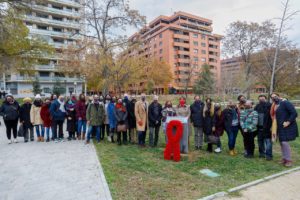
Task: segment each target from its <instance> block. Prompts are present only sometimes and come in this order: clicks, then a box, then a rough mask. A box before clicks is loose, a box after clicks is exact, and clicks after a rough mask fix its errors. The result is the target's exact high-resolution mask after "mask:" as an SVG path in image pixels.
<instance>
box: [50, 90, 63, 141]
mask: <svg viewBox="0 0 300 200" xmlns="http://www.w3.org/2000/svg"><path fill="white" fill-rule="evenodd" d="M64 102H65V97H64V96H62V95H60V96H59V97H58V99H56V100H54V101H53V102H52V103H51V106H50V113H51V116H52V121H53V127H52V131H53V138H54V141H55V142H58V141H61V142H63V141H64V140H63V139H64V132H63V124H64V120H65V117H66V109H65V103H64ZM57 127H58V135H57Z"/></svg>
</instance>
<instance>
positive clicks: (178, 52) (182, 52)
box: [175, 50, 190, 55]
mask: <svg viewBox="0 0 300 200" xmlns="http://www.w3.org/2000/svg"><path fill="white" fill-rule="evenodd" d="M175 54H179V55H190V52H189V51H180V50H175Z"/></svg>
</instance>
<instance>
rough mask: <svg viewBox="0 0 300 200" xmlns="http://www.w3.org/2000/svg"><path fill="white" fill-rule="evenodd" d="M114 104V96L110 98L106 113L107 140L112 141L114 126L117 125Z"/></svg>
mask: <svg viewBox="0 0 300 200" xmlns="http://www.w3.org/2000/svg"><path fill="white" fill-rule="evenodd" d="M115 104H116V97H112V98H111V102H110V103H109V104H108V107H107V115H108V120H109V132H110V133H109V135H110V137H108V141H109V142H112V143H114V142H115V140H114V133H115V131H116V126H117V120H116V117H115Z"/></svg>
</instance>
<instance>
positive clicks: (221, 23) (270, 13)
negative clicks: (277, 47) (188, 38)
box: [129, 0, 300, 47]
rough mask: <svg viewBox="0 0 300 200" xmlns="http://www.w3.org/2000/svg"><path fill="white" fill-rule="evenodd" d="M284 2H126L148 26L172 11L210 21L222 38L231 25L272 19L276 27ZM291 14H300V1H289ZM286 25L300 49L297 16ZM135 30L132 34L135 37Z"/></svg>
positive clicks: (130, 0)
mask: <svg viewBox="0 0 300 200" xmlns="http://www.w3.org/2000/svg"><path fill="white" fill-rule="evenodd" d="M282 1H285V0H129V3H130V6H131V8H133V9H137V10H139V11H140V13H141V14H142V15H145V16H146V17H147V23H148V22H150V21H152V20H153V19H155V18H156V17H157V16H159V15H167V16H169V15H171V14H172V13H174V12H175V11H184V12H188V13H191V14H194V15H198V16H200V17H204V18H208V19H211V20H213V29H214V33H217V34H221V35H224V34H225V30H226V28H227V27H228V25H229V24H230V23H231V22H234V21H237V20H241V21H249V22H250V21H252V22H259V23H260V22H262V21H265V20H267V19H273V22H274V23H276V24H278V23H279V20H276V19H275V18H278V17H281V15H282V10H281V8H282V5H281V2H282ZM290 5H291V10H293V11H296V10H300V0H290ZM289 25H292V26H293V29H291V30H289V31H288V32H287V35H288V37H289V39H290V40H292V41H294V43H297V46H298V47H300V13H298V15H296V16H295V17H294V18H293V20H292V21H290V22H289ZM135 31H136V30H131V31H130V34H131V33H134V32H135Z"/></svg>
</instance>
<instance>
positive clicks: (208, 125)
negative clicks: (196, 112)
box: [203, 98, 215, 153]
mask: <svg viewBox="0 0 300 200" xmlns="http://www.w3.org/2000/svg"><path fill="white" fill-rule="evenodd" d="M214 114H215V106H214V103H213V102H212V99H211V98H207V99H206V100H205V106H204V109H203V119H204V126H203V132H204V134H205V137H206V141H207V151H208V152H210V153H211V152H212V151H213V149H212V148H213V143H212V141H209V138H210V135H213V132H214V131H215V130H214V129H215V127H214V123H213V121H214Z"/></svg>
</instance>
